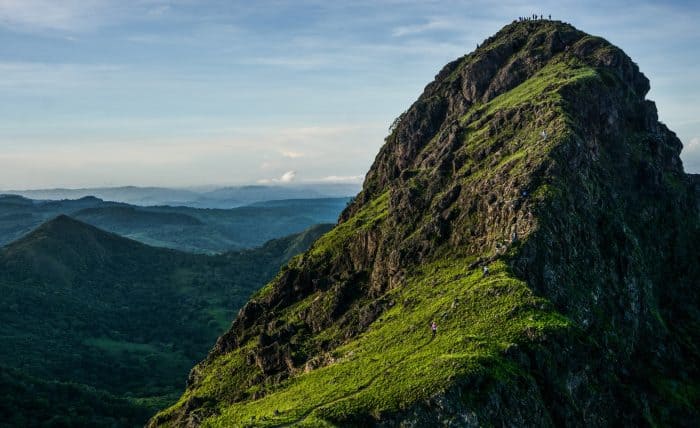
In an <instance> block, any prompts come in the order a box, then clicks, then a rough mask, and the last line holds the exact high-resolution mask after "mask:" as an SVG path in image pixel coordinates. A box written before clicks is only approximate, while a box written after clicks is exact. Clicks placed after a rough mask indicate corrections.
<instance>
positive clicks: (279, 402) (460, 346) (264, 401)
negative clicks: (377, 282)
mask: <svg viewBox="0 0 700 428" xmlns="http://www.w3.org/2000/svg"><path fill="white" fill-rule="evenodd" d="M470 262H471V260H467V259H458V260H443V261H440V262H436V263H433V264H431V265H428V266H423V267H422V268H421V269H420V270H415V271H413V272H412V275H411V279H410V280H409V281H408V284H407V285H406V286H405V287H402V288H400V289H395V290H393V291H391V292H389V293H388V294H387V295H386V296H384V298H385V299H388V300H392V301H394V302H396V304H395V305H394V306H393V307H392V308H390V309H388V310H387V311H386V312H385V313H384V314H383V315H382V317H381V318H380V319H378V320H376V321H375V322H374V323H373V324H371V325H370V327H369V328H368V330H367V331H366V332H365V333H363V334H362V335H360V336H359V337H357V338H356V339H354V340H352V341H350V342H348V343H346V344H344V345H342V346H340V347H338V348H336V349H335V350H333V352H332V357H333V358H334V359H335V362H334V363H332V364H330V365H328V366H326V367H322V368H319V369H316V370H313V371H310V372H308V373H303V372H300V373H299V374H297V375H295V376H293V377H291V378H290V379H288V380H286V381H284V382H282V383H280V384H278V385H267V386H265V387H266V388H267V394H266V395H265V396H264V397H262V398H260V399H257V400H246V401H242V402H236V403H230V402H228V403H226V402H224V403H223V404H222V405H221V407H220V409H219V410H220V411H221V414H220V415H219V416H218V417H215V418H213V419H210V420H207V421H206V422H205V426H211V427H224V426H240V425H241V424H245V423H251V422H253V421H254V424H255V425H256V426H279V425H283V424H292V423H293V424H299V426H305V425H307V426H324V425H328V426H330V425H329V424H333V423H341V422H342V421H346V420H348V419H349V418H352V415H356V414H374V415H377V414H381V413H385V412H393V411H399V410H401V409H405V408H407V407H408V406H410V405H411V404H412V403H414V402H416V401H418V400H421V399H425V398H428V397H429V396H431V395H433V394H435V393H437V392H439V391H443V390H445V389H447V388H449V387H450V386H452V385H453V384H454V382H456V381H457V379H464V378H467V379H469V378H470V377H475V376H476V377H493V378H494V379H497V380H499V381H502V382H508V381H509V379H511V378H513V377H514V376H518V375H519V374H518V373H517V372H514V369H513V366H512V365H511V364H510V363H509V362H508V361H507V360H506V359H505V358H504V357H503V352H504V350H505V349H507V348H508V347H509V346H512V344H514V343H520V342H523V341H526V340H529V339H528V338H531V337H532V335H533V334H534V335H543V334H547V333H548V332H552V331H555V330H559V329H567V328H569V327H570V324H569V322H568V320H567V319H565V318H564V317H562V316H561V315H559V314H557V313H556V312H554V311H553V310H552V309H551V307H550V306H549V304H548V303H547V302H546V301H544V300H542V299H540V298H538V297H536V296H534V295H533V294H532V292H531V291H530V289H529V288H528V287H527V286H526V284H525V283H523V282H521V281H519V280H516V279H514V278H513V277H512V276H511V275H510V274H509V272H508V270H507V268H506V266H505V264H504V263H503V262H500V261H499V262H495V263H494V264H492V266H491V274H490V275H489V276H487V277H483V276H482V274H481V271H480V270H478V269H473V270H469V269H468V266H469V264H470ZM314 298H316V297H315V296H310V297H309V298H308V299H314ZM303 306H304V302H300V303H299V304H298V305H297V306H292V307H290V308H288V309H287V310H286V311H285V313H284V314H283V316H284V317H287V318H289V319H292V318H293V313H294V312H296V311H299V310H301V307H303ZM431 320H436V322H437V323H438V326H439V327H438V328H439V332H438V334H437V336H436V337H435V338H432V337H431V333H430V330H429V324H430V322H431ZM321 335H323V332H322V333H321ZM246 352H247V349H239V350H237V351H234V352H233V353H231V354H228V355H225V356H222V357H220V358H219V359H217V360H215V362H214V363H213V365H212V366H210V367H209V368H208V369H207V375H206V377H205V380H204V381H203V382H202V383H201V386H200V389H198V390H195V391H189V392H188V394H187V395H186V396H185V397H183V399H181V401H180V405H182V403H183V402H184V401H185V400H186V398H188V397H189V396H192V395H196V396H204V397H206V396H212V395H213V396H218V397H221V396H222V394H223V395H226V393H227V391H222V390H220V389H218V388H220V387H222V386H225V385H226V384H228V385H229V386H230V387H233V386H237V387H238V388H244V387H243V386H242V385H244V384H245V383H244V378H249V377H251V376H254V373H251V367H250V366H248V365H246V364H245V362H244V360H245V359H244V355H245V353H246ZM229 376H232V378H229ZM223 377H226V378H227V382H218V381H217V380H218V379H221V378H223ZM252 388H256V387H251V389H250V390H249V391H248V392H252ZM176 407H177V406H175V408H176ZM171 410H172V409H171Z"/></svg>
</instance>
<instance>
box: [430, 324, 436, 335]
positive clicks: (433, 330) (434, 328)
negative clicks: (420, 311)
mask: <svg viewBox="0 0 700 428" xmlns="http://www.w3.org/2000/svg"><path fill="white" fill-rule="evenodd" d="M430 330H431V331H432V332H433V337H435V335H436V334H437V323H436V322H435V321H433V322H431V323H430Z"/></svg>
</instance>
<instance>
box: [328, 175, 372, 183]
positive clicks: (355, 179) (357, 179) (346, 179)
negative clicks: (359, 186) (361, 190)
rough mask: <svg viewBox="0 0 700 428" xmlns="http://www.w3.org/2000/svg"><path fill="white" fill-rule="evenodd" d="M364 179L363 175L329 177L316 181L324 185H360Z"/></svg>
mask: <svg viewBox="0 0 700 428" xmlns="http://www.w3.org/2000/svg"><path fill="white" fill-rule="evenodd" d="M364 178H365V176H364V175H329V176H327V177H323V178H321V179H320V180H318V181H322V182H325V183H361V182H362V180H363V179H364Z"/></svg>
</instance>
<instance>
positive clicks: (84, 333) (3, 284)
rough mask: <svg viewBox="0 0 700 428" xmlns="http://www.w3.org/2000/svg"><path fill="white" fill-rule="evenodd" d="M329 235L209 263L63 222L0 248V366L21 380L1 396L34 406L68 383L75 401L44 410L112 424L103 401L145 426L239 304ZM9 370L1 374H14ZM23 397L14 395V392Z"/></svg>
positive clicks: (313, 232)
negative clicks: (88, 416)
mask: <svg viewBox="0 0 700 428" xmlns="http://www.w3.org/2000/svg"><path fill="white" fill-rule="evenodd" d="M328 229H329V226H324V225H321V226H315V227H313V228H311V229H308V230H307V231H305V232H303V233H301V234H299V235H293V236H290V237H287V238H282V239H278V240H274V241H271V242H269V243H268V244H266V245H264V246H262V247H260V248H257V249H251V250H245V251H242V252H232V253H226V254H223V255H219V256H207V255H195V254H188V253H183V252H179V251H175V250H169V249H162V248H155V247H150V246H147V245H144V244H141V243H139V242H136V241H132V240H130V239H125V238H123V237H120V236H118V235H115V234H112V233H108V232H104V231H102V230H100V229H98V228H96V227H93V226H90V225H87V224H85V223H82V222H80V221H77V220H75V219H72V218H70V217H67V216H59V217H57V218H55V219H52V220H51V221H49V222H47V223H45V224H43V225H41V226H40V227H39V228H37V229H36V230H34V231H33V232H31V233H30V234H28V235H27V236H25V237H23V238H22V239H20V240H18V241H16V242H13V243H11V244H9V245H7V246H6V247H4V248H2V249H0V294H1V295H2V296H3V297H2V299H1V300H0V336H1V337H2V338H3V340H2V342H3V343H2V346H0V366H4V367H6V368H11V369H16V370H19V371H20V372H21V373H24V374H26V375H28V376H27V377H22V378H17V379H16V382H15V383H14V385H8V384H6V383H2V384H0V391H2V393H4V394H10V395H12V396H13V399H20V398H21V400H23V401H24V402H26V403H31V402H36V403H37V406H39V407H41V402H42V401H41V400H50V402H52V403H55V402H56V400H57V398H56V396H52V397H42V393H41V392H42V391H46V392H47V393H48V391H59V392H60V391H67V390H71V388H73V389H72V390H75V391H78V392H79V393H76V394H77V395H76V397H77V398H76V400H77V402H76V403H72V404H71V403H63V404H61V405H57V406H56V408H55V409H54V411H55V414H54V416H56V417H68V418H69V419H70V417H71V413H70V412H69V413H68V414H62V413H61V412H63V411H64V410H66V411H67V409H69V408H71V407H76V406H77V407H76V408H84V409H83V410H82V411H81V410H77V412H78V413H80V414H82V415H83V416H85V415H86V414H88V413H91V412H92V413H95V412H96V413H95V415H96V416H95V417H99V418H103V417H104V418H112V417H117V415H116V414H115V413H114V412H108V413H107V414H104V413H100V412H102V411H103V410H104V409H105V408H106V407H105V405H104V403H99V402H100V401H102V400H103V398H104V397H112V398H110V400H122V401H119V402H118V403H117V401H115V403H117V404H119V403H121V404H119V406H121V407H124V406H127V407H128V406H136V407H135V408H134V409H132V410H130V411H129V412H126V413H124V414H123V415H121V416H120V417H125V418H127V419H129V420H130V423H134V424H143V423H144V422H145V419H144V418H146V417H147V416H148V414H149V412H152V410H153V409H154V408H155V407H157V406H159V405H160V406H162V405H163V404H165V403H167V402H168V400H171V399H173V398H174V397H176V396H177V394H178V393H179V392H180V391H181V390H182V388H183V386H184V382H185V379H186V376H187V372H188V370H189V368H190V367H191V366H192V365H193V364H194V363H195V362H197V361H199V360H201V359H202V358H203V357H204V356H205V355H206V353H207V350H208V349H209V348H210V347H211V346H212V344H213V343H214V341H215V339H216V337H217V336H218V335H220V334H221V333H222V332H224V331H225V329H226V328H227V327H228V326H229V323H230V320H231V319H232V318H233V316H234V315H235V313H236V312H237V311H238V309H239V308H240V307H241V306H242V304H243V303H244V302H245V301H246V300H247V299H248V297H249V296H250V295H251V294H252V293H253V292H254V291H255V290H257V289H258V288H259V287H261V286H262V285H263V284H264V283H265V282H267V281H268V280H270V279H271V277H272V275H273V274H274V273H275V272H276V271H277V270H278V269H279V267H280V266H281V265H283V264H284V263H285V262H286V261H287V260H288V259H289V258H290V257H291V256H293V255H294V254H296V253H297V252H300V251H303V250H305V249H306V248H307V247H308V246H309V245H310V244H311V243H312V242H313V240H314V239H315V238H316V237H318V236H319V235H320V234H322V233H323V232H325V231H327V230H328ZM7 373H9V372H5V373H4V374H3V378H4V379H8V376H9V377H13V376H10V375H8V374H7ZM53 381H59V382H60V383H51V382H53ZM37 382H38V383H37ZM47 382H48V383H47ZM18 384H19V385H18ZM30 384H36V387H26V386H27V385H30ZM66 384H74V386H70V387H68V386H66ZM25 387H26V388H25ZM23 388H24V389H23ZM67 388H68V389H67ZM23 390H26V391H27V393H26V394H25V395H24V396H22V395H21V394H20V398H18V397H17V392H12V391H23ZM93 390H96V391H98V393H97V395H94V396H93V395H91V394H92V392H91V391H93ZM32 391H34V392H32ZM61 394H64V393H61ZM64 395H65V396H68V395H69V394H67V393H65V394H64ZM91 397H92V398H91ZM124 400H126V401H124ZM115 405H116V404H115ZM26 406H30V405H29V404H26ZM30 407H31V406H30ZM26 408H28V407H25V409H26ZM139 409H141V410H139ZM4 411H8V410H7V409H5V410H4ZM17 412H20V413H21V409H19V408H18V409H17ZM47 412H48V411H47ZM81 412H82V413H81ZM0 416H2V420H8V419H6V417H7V418H9V417H10V416H12V417H13V418H14V417H20V416H22V415H18V414H14V415H0ZM44 416H46V415H45V414H44ZM22 417H25V418H30V419H31V418H33V417H36V418H39V417H40V416H39V414H38V413H37V414H32V413H28V414H24V415H23V416H22ZM76 417H77V416H76ZM134 418H135V419H134ZM10 420H12V419H10ZM28 420H29V419H28ZM76 420H78V419H76ZM33 422H40V421H39V420H33ZM20 425H21V424H20Z"/></svg>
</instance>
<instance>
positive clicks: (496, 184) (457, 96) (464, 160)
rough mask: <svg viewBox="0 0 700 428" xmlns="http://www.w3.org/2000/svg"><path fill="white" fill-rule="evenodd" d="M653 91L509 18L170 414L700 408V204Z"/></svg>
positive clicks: (451, 72)
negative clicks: (696, 398) (698, 328)
mask: <svg viewBox="0 0 700 428" xmlns="http://www.w3.org/2000/svg"><path fill="white" fill-rule="evenodd" d="M648 89H649V82H648V80H647V79H646V77H644V75H643V74H642V73H641V72H640V71H639V69H638V67H637V65H636V64H634V62H633V61H632V60H631V59H630V58H629V57H628V56H627V55H626V54H625V53H624V52H622V51H621V50H620V49H619V48H617V47H615V46H613V45H611V44H610V43H608V42H607V41H605V40H604V39H601V38H599V37H594V36H590V35H587V34H585V33H583V32H581V31H578V30H576V29H575V28H573V27H572V26H570V25H568V24H564V23H561V22H550V21H546V22H530V21H528V22H524V23H523V22H516V23H513V24H509V25H508V26H506V27H505V28H504V29H503V30H501V31H499V32H498V33H497V34H496V35H495V36H493V37H491V38H489V39H487V40H486V42H485V43H484V44H483V45H482V46H480V47H479V48H478V49H477V50H476V51H475V52H472V53H471V54H468V55H466V56H464V57H462V58H459V59H457V60H455V61H453V62H451V63H450V64H448V65H447V66H445V67H444V68H443V69H442V71H441V72H440V73H439V74H438V75H437V76H436V78H435V80H434V81H433V82H432V83H430V84H428V85H427V86H426V88H425V90H424V92H423V94H422V95H421V96H420V97H419V98H418V100H417V101H416V102H415V103H414V104H413V105H412V106H410V107H409V109H408V110H407V111H406V112H405V113H403V114H402V115H401V116H400V117H399V118H398V119H397V120H396V121H395V123H394V125H393V126H392V130H391V134H390V135H389V136H388V137H387V139H386V142H385V144H384V146H383V147H382V148H381V150H380V152H379V154H378V155H377V157H376V159H375V162H374V164H373V165H372V168H371V169H370V171H369V173H368V174H367V176H366V179H365V183H364V187H363V190H362V192H361V193H360V194H359V195H358V197H357V198H356V199H355V200H354V201H353V203H352V204H350V206H349V207H348V208H347V209H346V210H345V211H344V213H343V214H342V216H341V219H340V222H339V224H338V225H337V226H336V227H335V228H334V229H333V230H331V231H330V232H329V233H327V234H326V235H324V236H323V237H322V238H321V239H319V240H318V241H317V242H316V243H315V244H314V246H313V247H312V248H311V249H310V250H309V251H308V252H307V253H305V254H304V255H303V256H302V257H299V258H297V259H295V260H293V261H292V262H291V263H290V264H289V266H288V267H287V268H285V269H283V270H282V272H281V273H280V274H279V275H278V276H277V277H276V279H275V280H274V281H273V282H272V283H270V284H269V285H268V286H266V287H265V288H264V289H263V290H261V291H260V292H259V293H258V294H257V295H255V296H254V297H253V299H251V301H250V302H249V303H248V304H247V305H246V306H245V307H244V308H243V309H242V310H241V311H240V313H239V315H238V317H237V319H236V320H235V321H234V323H233V325H232V328H231V330H230V331H229V332H227V333H226V334H225V335H223V336H222V337H221V338H220V339H219V340H218V341H217V344H216V347H215V348H214V349H213V350H212V352H211V353H210V355H209V357H208V358H207V359H206V360H205V361H203V362H202V363H200V364H199V365H198V366H197V367H195V368H194V369H193V370H192V372H191V374H190V378H189V380H188V391H187V392H186V393H185V395H184V397H183V399H182V400H180V402H179V404H178V405H176V406H175V407H173V408H171V409H169V410H167V411H165V412H163V413H162V414H160V415H159V416H158V417H156V418H155V419H154V420H153V421H152V423H153V425H157V424H161V423H162V424H173V423H174V424H180V425H187V424H191V423H194V424H196V421H202V420H206V421H207V423H211V424H212V425H217V424H219V425H241V424H244V423H249V422H250V421H251V420H257V421H259V420H263V421H265V422H263V425H270V426H276V425H293V424H299V425H309V426H323V425H379V426H399V425H411V426H422V425H429V424H434V423H435V421H441V423H443V422H444V424H446V425H448V424H450V423H452V422H450V421H464V422H454V423H455V424H457V425H460V424H462V423H463V424H468V422H467V421H471V422H469V424H472V425H475V426H478V425H518V426H551V425H599V424H601V421H609V422H608V423H614V422H612V421H617V422H619V423H621V424H626V425H640V424H644V423H647V422H648V421H649V420H652V421H653V422H652V424H659V425H667V424H668V422H669V420H670V419H669V418H670V416H669V415H675V416H674V417H676V418H678V417H682V418H689V419H688V420H690V419H693V418H697V416H698V415H697V410H696V409H694V408H693V407H692V406H688V401H687V400H686V401H685V402H684V401H683V400H676V399H675V398H674V396H672V395H673V394H668V393H667V386H668V385H681V386H680V387H679V388H689V389H688V390H695V389H693V388H697V383H696V382H695V381H690V382H689V381H687V380H688V379H700V376H698V367H697V365H696V364H695V362H697V361H698V360H699V358H698V354H697V350H695V349H694V348H693V347H692V346H690V347H689V346H688V344H690V343H696V340H697V339H698V338H697V332H696V333H689V332H688V331H687V330H685V328H676V327H675V326H677V325H698V324H697V323H698V321H699V320H700V316H699V315H698V311H697V301H698V289H697V287H695V286H694V285H695V284H697V283H698V281H700V272H698V264H697V259H698V256H699V254H698V247H697V245H696V244H695V242H696V240H697V238H698V237H700V236H699V235H698V230H699V229H698V214H697V206H696V202H695V199H694V197H693V191H692V188H691V186H690V180H689V178H688V176H687V175H686V174H685V173H684V172H683V167H682V163H681V161H680V158H679V154H680V149H681V143H680V141H679V140H678V138H677V137H676V135H675V134H674V133H673V132H671V131H670V130H668V129H667V128H666V127H665V126H664V125H663V124H661V123H659V122H658V118H657V113H656V108H655V106H654V104H653V103H652V102H650V101H647V100H645V95H646V93H647V91H648ZM671 319H673V320H675V322H674V323H670V322H666V320H671ZM681 320H682V321H681ZM434 323H436V324H437V325H438V332H437V333H432V334H431V333H430V330H429V326H431V325H433V324H434ZM689 335H690V336H689ZM691 336H692V337H693V338H692V339H689V337H691ZM659 344H663V348H664V350H663V351H659V352H656V351H652V350H658V349H659V346H660V345H659ZM320 368H323V369H322V370H321V369H320ZM681 372H682V373H681ZM232 376H233V377H232ZM649 378H653V379H656V380H655V381H654V382H655V383H654V385H649V384H647V383H645V382H642V381H639V382H637V380H639V379H649ZM217 379H219V380H217ZM621 379H624V380H625V381H621ZM635 382H637V383H635ZM628 383H633V384H634V385H633V386H631V387H628V386H625V387H621V386H620V385H623V384H624V385H628ZM684 390H685V389H684ZM600 391H606V393H605V394H601V393H600ZM514 397H528V398H527V399H524V400H519V399H518V400H516V399H514ZM557 397H566V399H565V400H559V399H558V398H557ZM649 402H654V403H657V404H658V403H663V404H659V405H658V406H657V405H656V404H655V410H654V411H652V413H653V414H649V411H648V409H649V405H648V403H649ZM611 403H612V404H611ZM581 409H586V410H585V411H582V410H581ZM678 415H682V416H678ZM193 421H194V422H193ZM645 421H646V422H645Z"/></svg>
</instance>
